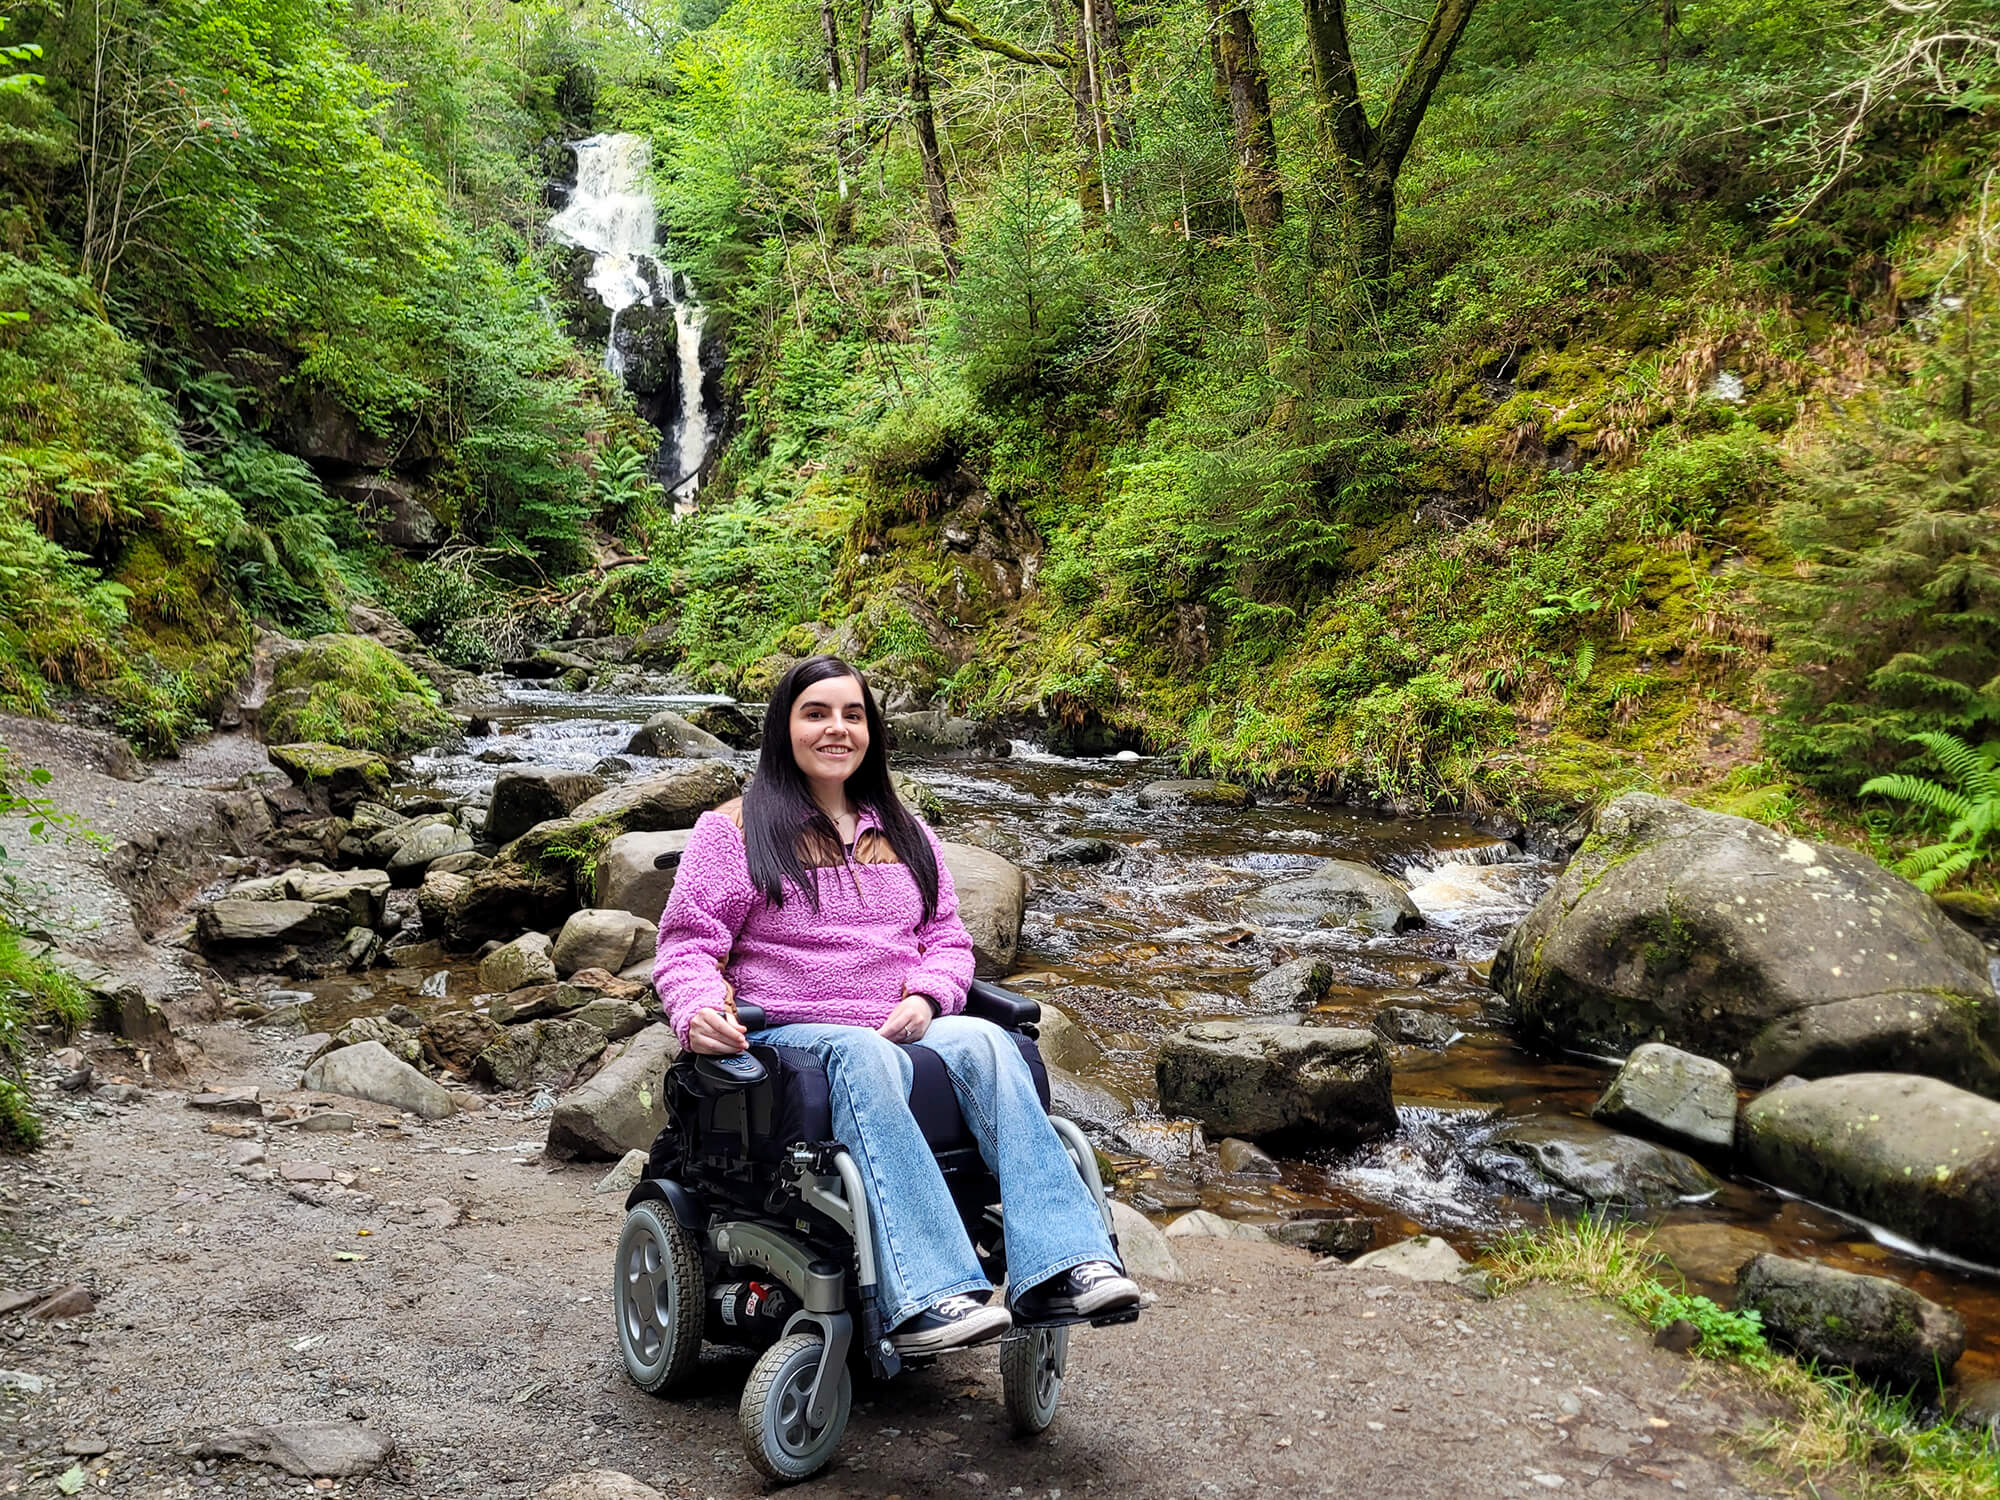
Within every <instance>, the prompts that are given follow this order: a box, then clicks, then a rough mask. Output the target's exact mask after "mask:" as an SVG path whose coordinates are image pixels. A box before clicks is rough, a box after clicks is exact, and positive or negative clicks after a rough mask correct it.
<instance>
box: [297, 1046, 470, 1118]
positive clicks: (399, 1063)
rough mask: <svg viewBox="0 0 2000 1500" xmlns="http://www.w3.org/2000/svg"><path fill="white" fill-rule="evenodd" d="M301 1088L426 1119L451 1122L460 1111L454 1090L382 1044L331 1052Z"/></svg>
mask: <svg viewBox="0 0 2000 1500" xmlns="http://www.w3.org/2000/svg"><path fill="white" fill-rule="evenodd" d="M299 1086H300V1087H301V1088H307V1089H315V1090H317V1091H318V1092H320V1093H323V1094H345V1095H347V1097H348V1098H350V1099H366V1100H369V1101H370V1102H371V1103H375V1104H386V1105H388V1106H389V1107H390V1108H391V1109H400V1110H407V1111H409V1112H410V1113H411V1114H416V1115H421V1116H423V1118H424V1119H426V1120H445V1119H449V1118H450V1117H451V1116H452V1115H453V1114H454V1113H456V1111H457V1109H458V1106H457V1105H456V1104H454V1103H453V1102H452V1097H451V1090H450V1089H448V1088H446V1087H445V1086H444V1085H443V1084H441V1083H438V1082H436V1081H435V1080H434V1079H430V1078H426V1077H424V1075H423V1074H421V1073H419V1072H418V1071H417V1070H416V1069H415V1068H413V1067H411V1066H410V1065H409V1064H408V1063H406V1062H404V1061H403V1060H402V1059H401V1058H399V1057H397V1056H395V1055H394V1054H393V1053H391V1052H390V1051H389V1049H388V1048H387V1047H385V1046H383V1045H382V1044H381V1043H380V1042H361V1043H359V1044H358V1045H356V1046H352V1047H342V1048H341V1049H340V1050H339V1051H337V1052H329V1053H327V1054H326V1056H324V1057H322V1058H320V1059H319V1060H318V1061H317V1062H315V1063H313V1065H312V1066H311V1067H309V1068H307V1069H306V1073H305V1077H304V1078H303V1079H302V1080H300V1084H299Z"/></svg>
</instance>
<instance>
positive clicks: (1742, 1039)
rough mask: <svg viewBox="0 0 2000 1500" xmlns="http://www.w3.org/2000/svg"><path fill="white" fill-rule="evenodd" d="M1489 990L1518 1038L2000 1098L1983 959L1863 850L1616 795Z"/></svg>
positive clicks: (1991, 998)
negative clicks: (1893, 1074) (1952, 1088)
mask: <svg viewBox="0 0 2000 1500" xmlns="http://www.w3.org/2000/svg"><path fill="white" fill-rule="evenodd" d="M1493 986H1494V988H1495V989H1497V990H1499V991H1500V993H1501V994H1503V995H1505V996H1506V997H1507V999H1508V1000H1509V1001H1510V1002H1511V1004H1512V1005H1513V1009H1514V1016H1515V1020H1516V1021H1517V1023H1518V1024H1519V1026H1520V1027H1521V1029H1522V1030H1523V1031H1524V1032H1525V1033H1526V1034H1527V1035H1528V1036H1529V1037H1530V1038H1531V1039H1536V1040H1540V1041H1544V1042H1548V1043H1553V1044H1555V1045H1558V1046H1564V1047H1577V1048H1583V1049H1586V1050H1591V1051H1607V1052H1621V1053H1622V1052H1627V1051H1629V1050H1631V1049H1632V1048H1633V1047H1635V1046H1637V1045H1638V1044H1639V1043H1641V1042H1647V1041H1664V1042H1667V1043H1670V1044H1671V1045H1673V1046H1676V1047H1681V1048H1684V1049H1686V1050H1687V1051H1689V1052H1693V1053H1696V1054H1698V1055H1700V1056H1703V1057H1709V1058H1713V1059H1715V1060H1716V1061H1718V1062H1721V1063H1724V1064H1726V1065H1727V1066H1728V1067H1730V1068H1731V1069H1732V1070H1734V1072H1735V1073H1736V1074H1737V1076H1738V1077H1740V1078H1743V1079H1746V1080H1748V1081H1750V1082H1753V1083H1758V1082H1767V1081H1769V1080H1771V1079H1774V1078H1778V1077H1781V1076H1783V1075H1785V1074H1787V1073H1798V1074H1802V1075H1805V1076H1808V1077H1818V1076H1822V1075H1825V1074H1830V1073H1850V1072H1856V1071H1860V1070H1864V1069H1878V1068H1889V1069H1898V1070H1906V1071H1909V1072H1913V1073H1930V1074H1933V1075H1935V1076H1937V1077H1940V1078H1945V1079H1949V1080H1952V1081H1953V1082H1956V1083H1960V1084H1963V1085H1965V1086H1966V1087H1968V1088H1973V1089H1978V1090H1981V1091H1982V1092H1987V1093H2000V999H1996V997H1995V995H1994V991H1993V985H1992V981H1991V980H1990V979H1989V978H1988V977H1987V972H1986V954H1985V951H1984V950H1983V949H1982V948H1981V947H1980V945H1979V942H1978V940H1977V939H1975V938H1973V937H1971V936H1970V935H1968V934H1967V933H1964V932H1961V931H1960V930H1959V929H1958V928H1957V927H1955V926H1953V925H1952V923H1951V922H1950V921H1949V920H1948V919H1947V918H1946V917H1945V916H1944V914H1943V913H1942V912H1941V911H1940V910H1939V909H1938V905H1937V903H1936V902H1935V901H1933V900H1931V898H1930V897H1929V896H1926V895H1925V894H1924V893H1923V892H1922V891H1920V890H1918V889H1917V888H1916V887H1915V886H1913V885H1911V884H1910V883H1909V882H1908V881H1906V880H1903V879H1901V878H1899V877H1897V876H1895V875H1892V874H1890V873H1889V872H1888V871H1887V870H1885V869H1883V868H1882V867H1881V866H1880V865H1878V864H1876V863H1875V862H1874V861H1873V860H1871V859H1869V858H1868V857H1867V856H1866V855H1862V854H1857V853H1855V852H1854V851H1852V850H1848V849H1840V848H1835V847H1832V846H1829V845H1825V844H1814V843H1808V842H1806V841H1805V840H1803V839H1796V838H1787V837H1786V836H1785V835H1783V834H1780V833H1776V832H1774V831H1773V830H1771V829H1769V828H1765V827H1763V826H1761V825H1759V824H1756V823H1752V822H1749V821H1747V820H1746V819H1743V818H1732V817H1728V816H1726V815H1724V814H1721V813H1713V812H1706V811H1703V810H1701V809H1699V808H1694V807H1689V806H1688V805H1687V804H1685V803H1682V802H1675V801H1672V800H1670V799H1668V798H1665V797H1654V796H1649V795H1646V794H1643V793H1631V794H1628V795H1626V796H1623V797H1620V798H1618V799H1617V800H1616V801H1614V802H1612V803H1610V804H1609V805H1608V806H1606V807H1605V808H1604V809H1603V810H1602V811H1600V812H1599V813H1598V815H1597V818H1596V820H1595V821H1594V823H1593V825H1592V832H1591V834H1590V836H1589V837H1588V838H1587V839H1586V840H1585V841H1584V843H1583V846H1582V848H1581V849H1579V850H1578V851H1577V855H1576V858H1575V859H1574V860H1573V861H1571V863H1570V866H1569V868H1568V869H1566V870H1565V871H1564V872H1563V874H1562V877H1561V879H1559V880H1558V881H1557V882H1556V884H1555V886H1554V887H1553V888H1552V889H1551V890H1550V891H1549V892H1548V894H1547V895H1545V896H1544V897H1543V898H1542V900H1541V901H1540V902H1539V903H1538V904H1537V905H1536V907H1535V909H1534V911H1532V912H1531V913H1529V915H1528V918H1527V920H1526V921H1524V922H1522V923H1521V925H1520V926H1519V927H1517V928H1515V929H1514V931H1513V933H1512V934H1511V935H1510V936H1509V937H1508V939H1507V942H1506V944H1505V946H1503V947H1502V948H1501V950H1500V953H1499V955H1498V956H1497V957H1496V958H1495V959H1494V963H1493Z"/></svg>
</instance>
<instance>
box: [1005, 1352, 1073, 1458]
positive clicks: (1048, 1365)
mask: <svg viewBox="0 0 2000 1500" xmlns="http://www.w3.org/2000/svg"><path fill="white" fill-rule="evenodd" d="M1068 1359H1069V1329H1068V1328H1067V1327H1063V1328H1017V1329H1015V1330H1014V1331H1013V1332H1012V1333H1010V1334H1008V1335H1007V1336H1006V1337H1005V1338H1003V1339H1002V1340H1001V1341H1000V1391H1001V1395H1002V1397H1003V1399H1004V1400H1005V1401H1006V1403H1007V1416H1008V1419H1009V1420H1010V1421H1011V1422H1012V1423H1013V1424H1014V1431H1015V1433H1016V1434H1017V1435H1018V1436H1021V1437H1033V1436H1035V1434H1037V1433H1039V1432H1045V1431H1047V1429H1048V1425H1049V1423H1051V1422H1053V1421H1054V1420H1055V1419H1056V1404H1057V1403H1058V1402H1060V1401H1061V1400H1062V1382H1063V1366H1064V1364H1065V1363H1066V1362H1067V1361H1068Z"/></svg>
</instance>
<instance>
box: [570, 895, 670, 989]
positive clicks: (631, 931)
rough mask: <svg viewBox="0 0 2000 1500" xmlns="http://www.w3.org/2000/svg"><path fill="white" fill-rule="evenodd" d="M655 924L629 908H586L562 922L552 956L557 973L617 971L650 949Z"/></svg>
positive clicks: (654, 933)
mask: <svg viewBox="0 0 2000 1500" xmlns="http://www.w3.org/2000/svg"><path fill="white" fill-rule="evenodd" d="M657 936H658V934H657V933H656V931H655V929H654V924H653V923H651V922H648V921H647V920H646V919H645V918H643V917H636V916H634V915H633V914H632V913H631V912H629V911H613V910H610V909H608V908H605V907H587V908H585V909H584V910H583V911H580V912H577V913H576V914H575V915H574V916H572V917H571V918H570V919H569V920H568V921H567V922H565V923H563V928H562V932H561V933H560V934H558V936H557V937H556V941H555V947H554V949H553V950H552V953H551V956H552V957H553V959H554V961H555V966H556V972H557V973H558V974H574V973H575V972H576V971H577V970H578V969H606V970H609V971H610V972H611V973H613V974H616V973H617V972H618V971H619V970H620V969H622V968H624V967H625V966H626V965H627V964H629V963H631V962H632V961H633V959H634V958H635V957H638V956H640V955H642V954H644V953H646V952H649V951H651V949H652V947H653V945H654V943H655V941H656V938H657Z"/></svg>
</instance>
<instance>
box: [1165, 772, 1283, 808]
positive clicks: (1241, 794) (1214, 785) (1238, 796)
mask: <svg viewBox="0 0 2000 1500" xmlns="http://www.w3.org/2000/svg"><path fill="white" fill-rule="evenodd" d="M1255 800H1256V799H1255V798H1254V797H1252V796H1251V795H1250V788H1248V787H1247V786H1238V785H1237V784H1236V783H1235V782H1233V781H1216V780H1214V779H1213V778H1211V779H1209V780H1205V781H1149V782H1147V783H1146V784H1145V785H1144V786H1142V787H1140V788H1139V805H1140V806H1141V807H1143V808H1146V809H1147V810H1149V811H1153V810H1157V809H1159V808H1165V807H1248V806H1250V804H1251V803H1252V802H1254V801H1255Z"/></svg>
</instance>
